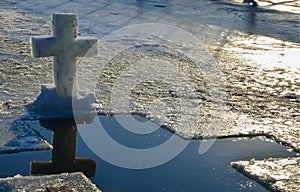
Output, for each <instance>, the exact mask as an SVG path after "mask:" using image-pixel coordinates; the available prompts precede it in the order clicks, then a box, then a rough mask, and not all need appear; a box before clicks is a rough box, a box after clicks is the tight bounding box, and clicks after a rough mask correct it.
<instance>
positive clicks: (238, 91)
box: [0, 0, 300, 151]
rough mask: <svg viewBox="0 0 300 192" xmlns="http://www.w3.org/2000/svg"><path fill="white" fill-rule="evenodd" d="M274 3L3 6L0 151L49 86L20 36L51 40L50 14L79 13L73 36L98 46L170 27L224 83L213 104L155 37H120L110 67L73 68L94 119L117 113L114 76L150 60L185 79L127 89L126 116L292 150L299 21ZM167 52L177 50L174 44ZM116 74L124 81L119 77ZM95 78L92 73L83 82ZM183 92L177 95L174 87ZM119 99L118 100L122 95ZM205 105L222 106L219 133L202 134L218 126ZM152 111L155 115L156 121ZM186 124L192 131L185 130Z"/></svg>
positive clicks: (190, 69) (189, 68)
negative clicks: (203, 53)
mask: <svg viewBox="0 0 300 192" xmlns="http://www.w3.org/2000/svg"><path fill="white" fill-rule="evenodd" d="M277 3H278V2H277ZM279 3H280V2H279ZM279 3H278V4H277V5H271V4H270V2H269V3H265V2H261V1H259V4H260V5H261V6H262V7H258V8H251V7H249V6H247V5H243V4H240V3H239V2H236V3H232V1H201V2H198V1H197V2H194V1H176V0H174V1H170V2H160V1H133V0H132V1H126V3H125V2H123V1H109V2H108V1H87V2H85V3H81V2H77V1H76V2H74V1H57V2H43V3H41V1H40V0H30V1H29V0H28V1H22V2H15V1H3V2H1V7H2V8H1V9H2V10H1V12H0V17H1V19H0V22H1V26H3V27H2V28H0V41H1V47H0V51H1V55H0V60H1V67H0V87H1V93H0V97H1V105H2V106H1V108H0V109H1V110H0V116H1V118H0V119H1V120H0V125H1V128H2V127H4V129H1V132H3V133H5V136H4V135H3V134H2V133H1V142H2V143H3V145H5V143H8V142H9V141H11V140H12V138H14V137H15V134H16V132H15V131H14V129H17V127H14V126H12V125H13V124H14V122H16V121H18V119H20V118H21V119H22V118H23V119H26V118H35V117H32V116H27V117H26V116H24V112H25V110H24V106H25V105H27V104H29V103H32V102H33V101H34V100H35V98H36V97H37V95H38V94H39V91H40V85H41V84H44V83H46V84H47V83H51V82H52V75H51V70H52V65H51V62H50V61H51V59H50V58H42V59H32V58H30V48H29V37H30V36H32V35H46V34H50V33H51V30H50V26H51V22H50V14H51V13H52V12H78V13H79V32H80V33H81V34H89V35H92V36H96V37H98V38H101V37H103V36H104V35H107V34H109V33H110V32H112V31H114V30H116V29H118V28H120V27H123V26H128V25H132V24H138V23H146V22H158V23H165V24H171V25H176V26H178V27H180V28H182V29H184V30H187V31H189V32H191V33H193V34H194V35H195V36H196V37H197V38H199V39H200V41H201V42H202V43H203V44H204V45H205V46H204V47H202V48H205V49H206V50H208V51H210V52H211V53H212V56H213V57H214V58H215V59H216V60H217V61H218V62H219V63H218V64H219V65H218V67H219V68H220V69H221V70H222V72H223V76H224V78H225V81H224V82H225V85H226V86H225V87H224V89H220V90H219V91H224V94H225V96H226V100H225V101H223V102H222V101H219V100H215V98H214V97H213V96H212V95H211V94H210V93H209V92H208V90H209V88H208V86H207V82H206V81H205V80H204V79H203V74H202V73H201V71H199V70H198V69H197V66H195V65H194V63H193V62H191V61H190V60H189V58H186V57H185V56H184V55H182V54H180V53H179V52H174V51H170V50H168V48H166V47H164V46H159V45H157V44H153V42H160V41H161V42H163V40H164V39H161V38H160V37H159V36H150V37H149V39H141V38H140V37H138V36H130V35H129V36H128V35H123V36H122V37H121V39H122V41H121V42H122V43H123V44H125V45H126V44H127V45H133V46H132V47H131V48H130V49H128V50H127V51H124V52H122V53H119V54H117V55H116V57H114V58H113V59H112V60H111V61H110V62H109V63H101V62H103V61H105V59H103V58H101V57H100V58H96V59H97V61H96V62H93V63H89V61H88V60H86V62H82V63H81V65H80V64H79V69H80V70H81V71H80V75H81V77H82V79H83V80H84V77H91V79H92V80H95V79H96V81H97V85H96V87H97V88H96V90H95V91H96V97H97V99H98V111H99V112H104V113H112V112H113V113H118V111H114V110H112V107H111V103H110V100H111V94H112V90H113V86H114V85H115V83H116V82H118V81H117V80H118V79H120V77H122V78H123V79H125V80H128V81H130V80H132V79H134V75H135V73H134V72H135V71H134V70H133V69H132V68H130V66H131V65H133V63H134V62H137V61H139V59H140V58H143V59H144V60H147V59H149V58H151V59H158V60H163V61H167V62H169V63H172V64H173V65H174V66H177V67H178V69H180V70H179V71H181V72H183V74H184V75H181V76H179V77H178V79H177V81H176V83H177V85H176V86H175V87H174V85H172V84H166V83H162V82H159V81H155V80H153V79H149V78H148V79H147V81H144V82H141V83H139V84H137V85H136V86H135V87H134V88H132V90H130V93H131V98H132V100H131V105H130V112H137V113H143V114H145V115H147V116H148V117H149V118H152V119H154V120H156V121H158V122H159V123H161V124H162V125H164V126H166V127H168V128H169V129H172V130H174V131H177V133H178V134H180V135H181V136H183V137H188V138H191V137H196V138H198V137H205V136H218V137H228V136H242V135H243V136H245V135H261V134H263V135H268V136H270V137H273V138H274V139H275V140H277V141H279V142H281V143H284V144H286V145H288V146H290V147H292V148H293V149H294V150H296V151H299V149H300V141H299V134H300V125H299V124H300V121H299V119H300V111H299V110H300V92H299V90H300V79H299V77H300V69H299V62H298V61H297V56H298V55H299V54H300V53H299V49H300V48H299V47H300V45H299V42H300V39H299V14H296V13H297V11H299V1H293V2H289V3H287V2H286V3H282V2H281V4H279ZM291 4H293V5H292V6H290V5H291ZM280 6H281V8H280ZM282 6H283V8H282ZM274 7H276V8H274ZM291 7H292V8H291ZM70 8H71V10H70ZM284 8H288V11H286V10H285V9H284ZM279 9H280V10H282V11H278V10H279ZM143 43H145V44H147V46H144V44H143ZM149 43H150V46H149ZM151 43H152V44H151ZM141 45H142V46H141ZM176 46H177V48H180V49H184V48H185V45H182V44H177V45H176ZM112 50H113V49H112ZM83 61H85V60H83ZM95 65H96V66H98V68H95ZM99 66H100V67H99ZM165 66H168V65H165ZM102 67H103V68H102ZM144 67H146V68H147V67H148V66H144ZM93 70H94V71H93ZM124 70H125V72H126V73H127V74H126V75H125V76H124V75H123V76H122V73H121V72H122V71H124ZM139 70H141V71H143V70H144V69H143V68H142V67H141V68H140V69H139ZM147 70H149V68H147ZM95 71H96V72H99V73H98V74H97V76H96V77H92V76H93V75H92V74H93V73H94V72H95ZM149 77H150V76H149ZM171 77H172V76H170V79H168V77H167V76H164V77H162V80H165V81H166V80H168V82H170V81H171ZM93 78H94V79H93ZM187 79H188V80H189V81H190V82H192V85H191V86H186V84H185V82H187V81H186V80H187ZM181 80H182V81H181ZM182 87H183V88H184V89H180V88H182ZM121 88H122V87H121ZM123 88H125V87H123ZM126 91H127V90H123V92H125V93H126ZM119 93H120V95H119V98H122V97H123V95H122V89H120V90H119ZM180 102H187V103H188V105H189V106H192V107H196V109H197V110H198V109H199V111H198V112H199V114H201V115H195V114H190V113H189V111H188V110H183V108H182V107H181V106H180ZM162 103H164V105H162ZM212 106H223V107H224V108H223V110H222V113H221V114H222V118H223V120H224V122H223V126H218V130H216V131H212V130H211V129H209V127H208V125H210V123H211V122H213V121H214V120H216V119H214V118H218V119H220V117H211V115H210V112H211V111H210V109H211V108H212ZM160 107H162V108H160ZM197 107H198V108H197ZM158 111H163V112H164V113H163V114H164V115H161V113H158ZM119 112H120V111H119ZM197 114H198V113H197ZM182 116H187V117H188V118H181V117H182ZM189 119H192V122H194V124H188V123H186V122H188V120H189ZM178 125H192V126H178ZM195 125H196V126H195Z"/></svg>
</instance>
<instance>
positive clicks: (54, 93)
mask: <svg viewBox="0 0 300 192" xmlns="http://www.w3.org/2000/svg"><path fill="white" fill-rule="evenodd" d="M77 21H78V18H77V14H66V13H63V14H53V15H52V35H51V36H40V37H32V38H31V40H30V43H31V49H32V52H31V53H32V57H49V56H53V78H54V87H52V88H47V87H46V86H42V87H41V93H40V95H39V96H38V97H37V99H36V101H35V102H34V103H33V104H31V105H29V106H28V108H29V110H31V111H34V112H37V113H39V114H43V115H45V114H46V115H47V114H56V115H57V114H64V115H72V114H73V112H72V99H74V97H75V99H77V97H78V95H77V94H78V93H77V92H78V90H77V80H76V76H77V75H76V73H77V69H76V57H83V56H87V55H86V53H87V52H89V56H91V55H95V54H96V53H97V50H96V47H95V46H94V45H95V44H96V43H97V39H96V38H92V37H77V31H78V22H77ZM91 50H92V51H91ZM72 96H73V98H72ZM83 97H84V98H82V99H78V100H77V102H82V104H83V105H82V106H83V108H85V107H87V106H91V104H92V103H94V102H95V96H94V94H88V95H85V96H83ZM73 101H74V100H73Z"/></svg>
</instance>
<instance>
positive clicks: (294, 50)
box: [225, 35, 300, 72]
mask: <svg viewBox="0 0 300 192" xmlns="http://www.w3.org/2000/svg"><path fill="white" fill-rule="evenodd" d="M225 49H226V50H228V51H229V52H230V53H231V54H232V55H233V56H234V57H236V58H240V59H242V60H244V61H245V62H247V64H252V65H256V66H259V67H261V68H268V69H272V68H285V69H289V70H291V71H298V72H299V70H300V61H299V60H298V59H297V58H299V55H300V45H299V44H297V43H291V42H285V41H281V40H278V39H274V38H271V37H265V36H255V35H251V36H248V35H240V36H234V37H230V43H229V44H228V45H227V46H226V48H225Z"/></svg>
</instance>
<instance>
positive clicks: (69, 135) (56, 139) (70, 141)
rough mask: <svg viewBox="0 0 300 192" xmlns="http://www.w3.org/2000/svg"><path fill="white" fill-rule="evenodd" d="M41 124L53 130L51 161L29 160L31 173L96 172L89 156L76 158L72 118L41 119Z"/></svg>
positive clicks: (89, 173)
mask: <svg viewBox="0 0 300 192" xmlns="http://www.w3.org/2000/svg"><path fill="white" fill-rule="evenodd" d="M40 124H41V126H43V127H45V128H47V129H49V130H51V131H53V138H52V146H53V150H52V154H51V162H49V163H47V162H31V167H30V173H31V174H34V175H35V174H56V173H66V172H67V173H70V172H83V173H84V174H85V175H86V176H88V177H93V176H95V174H96V172H95V171H96V162H95V160H93V159H90V158H76V144H77V125H76V123H75V121H74V119H64V118H61V119H59V118H55V119H42V120H40Z"/></svg>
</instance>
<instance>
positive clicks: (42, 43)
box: [30, 36, 56, 57]
mask: <svg viewBox="0 0 300 192" xmlns="http://www.w3.org/2000/svg"><path fill="white" fill-rule="evenodd" d="M30 44H31V48H32V49H31V55H32V57H49V56H54V54H55V47H56V46H55V44H56V40H55V37H53V36H42V37H31V38H30Z"/></svg>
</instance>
